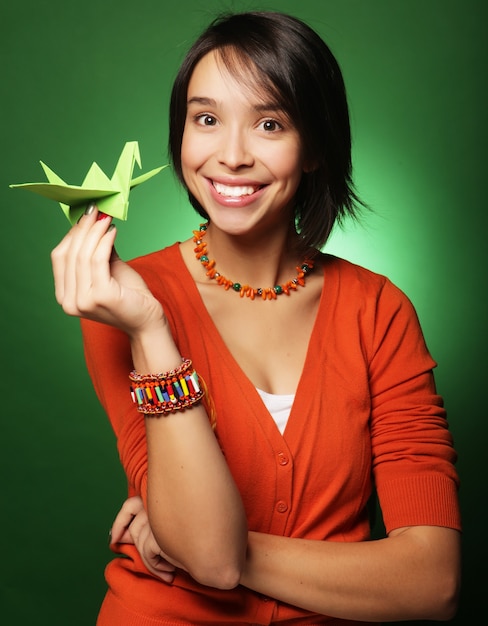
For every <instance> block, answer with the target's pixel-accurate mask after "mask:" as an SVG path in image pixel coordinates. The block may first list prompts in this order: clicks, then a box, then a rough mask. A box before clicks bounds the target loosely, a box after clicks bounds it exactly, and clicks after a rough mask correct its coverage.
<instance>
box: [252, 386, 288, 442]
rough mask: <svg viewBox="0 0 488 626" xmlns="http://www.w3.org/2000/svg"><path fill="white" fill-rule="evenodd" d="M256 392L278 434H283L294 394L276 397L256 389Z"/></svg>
mask: <svg viewBox="0 0 488 626" xmlns="http://www.w3.org/2000/svg"><path fill="white" fill-rule="evenodd" d="M256 391H257V392H258V393H259V395H260V396H261V400H262V401H263V403H264V406H265V407H266V408H267V409H268V411H269V412H270V413H271V416H272V417H273V419H274V421H275V422H276V426H278V429H279V431H280V433H281V434H283V433H284V432H285V428H286V424H287V422H288V418H289V417H290V411H291V407H292V405H293V401H294V400H295V394H294V393H291V394H287V395H277V394H274V393H267V392H266V391H262V390H261V389H256Z"/></svg>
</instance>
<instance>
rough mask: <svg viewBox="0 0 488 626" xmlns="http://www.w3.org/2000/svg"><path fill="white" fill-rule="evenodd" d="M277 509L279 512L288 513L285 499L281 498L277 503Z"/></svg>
mask: <svg viewBox="0 0 488 626" xmlns="http://www.w3.org/2000/svg"><path fill="white" fill-rule="evenodd" d="M276 510H277V511H278V513H286V511H288V505H287V503H286V502H284V501H283V500H280V501H279V502H277V503H276Z"/></svg>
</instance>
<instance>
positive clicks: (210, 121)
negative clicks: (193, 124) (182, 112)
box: [197, 113, 217, 126]
mask: <svg viewBox="0 0 488 626" xmlns="http://www.w3.org/2000/svg"><path fill="white" fill-rule="evenodd" d="M197 122H198V123H199V124H201V125H202V126H215V124H216V123H217V120H216V119H215V117H214V116H213V115H209V114H208V113H205V114H204V115H199V116H198V117H197Z"/></svg>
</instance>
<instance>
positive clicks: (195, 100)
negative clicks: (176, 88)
mask: <svg viewBox="0 0 488 626" xmlns="http://www.w3.org/2000/svg"><path fill="white" fill-rule="evenodd" d="M191 104H200V105H203V106H208V107H217V106H218V103H217V101H216V100H214V99H213V98H205V97H202V96H193V97H192V98H190V99H189V100H188V102H187V106H190V105H191ZM252 108H253V109H254V110H255V111H256V112H257V113H262V112H263V111H282V110H283V109H282V108H281V107H280V106H278V105H277V104H275V103H272V102H264V103H262V104H256V105H254V106H253V107H252Z"/></svg>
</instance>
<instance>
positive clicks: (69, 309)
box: [61, 205, 96, 315]
mask: <svg viewBox="0 0 488 626" xmlns="http://www.w3.org/2000/svg"><path fill="white" fill-rule="evenodd" d="M95 221H96V207H95V206H94V205H90V206H89V207H88V208H87V210H86V212H85V214H84V215H83V216H82V218H81V219H80V220H79V222H78V223H77V224H76V225H75V226H73V228H72V229H71V233H70V235H71V236H70V238H69V240H68V242H67V243H68V244H69V245H68V247H67V249H66V251H65V255H64V259H63V261H62V262H63V265H64V267H63V283H62V287H61V289H62V291H63V296H62V301H61V306H62V307H63V310H64V311H65V312H66V313H67V314H68V315H79V314H80V311H79V308H78V295H79V288H80V286H79V282H78V280H77V277H78V276H79V274H78V266H79V264H80V251H81V250H84V249H86V246H87V244H86V241H87V237H88V235H89V233H90V229H91V227H92V226H93V224H94V223H95Z"/></svg>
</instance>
